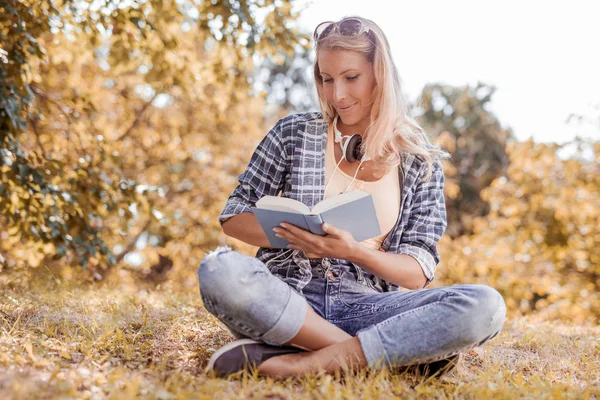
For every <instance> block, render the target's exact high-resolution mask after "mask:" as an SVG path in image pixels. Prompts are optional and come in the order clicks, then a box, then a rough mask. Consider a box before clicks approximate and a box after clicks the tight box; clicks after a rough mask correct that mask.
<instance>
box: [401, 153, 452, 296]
mask: <svg viewBox="0 0 600 400" xmlns="http://www.w3.org/2000/svg"><path fill="white" fill-rule="evenodd" d="M424 165H426V164H424ZM432 169H433V171H432V175H431V179H430V180H429V181H424V182H423V181H422V182H420V183H419V185H418V186H417V188H416V189H415V193H414V195H413V207H412V210H411V212H410V217H409V221H408V223H407V226H406V228H405V230H404V232H403V233H402V237H401V240H400V245H399V247H398V253H399V254H406V255H409V256H411V257H413V258H414V259H416V260H417V261H418V262H419V264H420V265H421V268H422V269H423V273H424V274H425V276H426V277H427V282H426V283H425V286H427V285H429V284H430V283H431V281H433V277H434V273H435V268H436V267H437V265H438V264H439V262H440V255H439V253H438V250H437V243H438V242H439V240H440V239H441V237H442V235H443V234H444V231H445V230H446V225H447V224H448V222H447V219H446V202H445V200H444V180H445V179H444V171H443V169H442V164H441V162H440V161H439V160H436V161H435V162H434V163H433V165H432ZM423 173H425V171H423Z"/></svg>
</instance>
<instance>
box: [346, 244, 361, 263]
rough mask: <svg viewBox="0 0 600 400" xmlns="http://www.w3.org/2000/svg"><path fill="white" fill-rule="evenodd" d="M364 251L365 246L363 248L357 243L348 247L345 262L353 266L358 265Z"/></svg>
mask: <svg viewBox="0 0 600 400" xmlns="http://www.w3.org/2000/svg"><path fill="white" fill-rule="evenodd" d="M365 249H366V247H365V246H363V245H362V244H360V243H359V242H354V243H353V244H352V246H351V247H350V251H349V254H348V257H347V260H348V261H350V262H353V263H355V264H358V263H359V262H360V260H361V259H363V258H364V257H363V253H364V250H365Z"/></svg>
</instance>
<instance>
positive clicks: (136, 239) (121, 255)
mask: <svg viewBox="0 0 600 400" xmlns="http://www.w3.org/2000/svg"><path fill="white" fill-rule="evenodd" d="M150 222H152V217H151V216H150V217H149V218H148V221H147V222H146V224H145V225H144V226H143V227H142V229H141V230H140V232H139V233H138V234H137V235H136V236H135V238H133V240H132V241H131V242H129V244H128V245H127V247H126V248H125V250H123V251H122V252H121V253H119V255H118V256H117V257H116V258H115V265H117V264H119V263H120V262H121V261H122V260H123V258H125V256H126V255H127V254H128V253H130V252H131V251H132V250H133V248H134V247H135V244H136V243H137V241H138V239H139V238H140V236H142V234H143V233H144V232H146V229H148V227H149V226H150Z"/></svg>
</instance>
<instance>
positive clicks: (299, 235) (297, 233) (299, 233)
mask: <svg viewBox="0 0 600 400" xmlns="http://www.w3.org/2000/svg"><path fill="white" fill-rule="evenodd" d="M281 227H282V228H284V229H285V230H287V232H288V234H289V235H291V236H292V237H293V238H296V239H298V240H299V241H304V242H308V243H310V242H311V241H312V240H313V237H314V236H315V235H314V234H313V233H311V232H307V231H305V230H304V229H301V228H298V227H297V226H294V225H291V224H288V223H285V222H282V223H281Z"/></svg>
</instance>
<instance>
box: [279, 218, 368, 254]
mask: <svg viewBox="0 0 600 400" xmlns="http://www.w3.org/2000/svg"><path fill="white" fill-rule="evenodd" d="M321 227H322V229H323V231H324V232H325V233H326V234H327V235H326V236H321V235H315V234H313V233H311V232H307V231H305V230H304V229H300V228H298V227H296V226H294V225H290V224H287V223H285V222H284V223H282V224H281V225H280V226H278V227H276V228H275V229H273V230H274V231H275V234H276V236H278V237H281V238H284V239H285V240H287V241H289V242H290V244H289V245H288V248H290V249H296V250H304V251H305V252H306V253H312V254H316V255H317V256H319V257H330V258H341V259H349V258H351V257H352V254H353V253H354V251H355V250H356V248H357V247H358V242H357V241H356V240H354V237H353V236H352V234H351V233H350V232H348V231H347V230H344V229H340V228H336V227H335V226H333V225H331V224H327V223H324V224H323V225H322V226H321Z"/></svg>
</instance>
